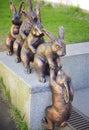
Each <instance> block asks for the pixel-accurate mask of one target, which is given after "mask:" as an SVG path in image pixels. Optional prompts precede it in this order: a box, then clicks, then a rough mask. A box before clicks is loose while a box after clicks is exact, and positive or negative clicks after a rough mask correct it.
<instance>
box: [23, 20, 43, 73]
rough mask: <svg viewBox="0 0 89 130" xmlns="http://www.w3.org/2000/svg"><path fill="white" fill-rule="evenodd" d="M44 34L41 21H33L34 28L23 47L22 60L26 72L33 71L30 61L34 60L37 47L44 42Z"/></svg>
mask: <svg viewBox="0 0 89 130" xmlns="http://www.w3.org/2000/svg"><path fill="white" fill-rule="evenodd" d="M43 36H44V34H43V33H42V25H41V23H40V22H39V21H37V22H33V25H32V29H31V31H30V33H29V35H28V37H27V39H26V40H25V42H24V44H23V47H22V49H21V61H22V63H23V65H24V68H25V72H26V73H30V72H31V69H30V62H31V61H33V60H34V54H35V53H36V49H37V47H38V46H39V45H40V44H42V43H43V42H44V39H43V38H42V37H43Z"/></svg>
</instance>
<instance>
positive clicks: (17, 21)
mask: <svg viewBox="0 0 89 130" xmlns="http://www.w3.org/2000/svg"><path fill="white" fill-rule="evenodd" d="M10 9H11V11H12V13H13V17H12V26H11V28H10V32H9V35H8V37H7V39H6V46H7V48H8V53H7V54H8V55H12V54H13V43H14V41H15V39H16V38H17V36H18V33H19V28H20V26H21V24H22V20H21V16H22V10H23V9H24V2H21V3H20V6H19V11H18V12H17V11H16V8H15V6H14V4H13V2H10Z"/></svg>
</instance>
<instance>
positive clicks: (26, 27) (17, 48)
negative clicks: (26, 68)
mask: <svg viewBox="0 0 89 130" xmlns="http://www.w3.org/2000/svg"><path fill="white" fill-rule="evenodd" d="M22 13H23V15H24V16H25V20H24V21H23V23H22V25H21V27H20V30H19V34H18V36H17V38H16V40H15V42H14V45H13V48H14V52H15V53H16V60H15V61H16V62H17V63H18V62H20V61H21V58H20V52H21V48H22V45H23V43H24V41H25V39H26V38H27V36H28V34H29V32H30V30H31V27H32V22H33V21H32V17H31V13H32V1H31V0H29V1H28V12H25V11H24V10H23V11H22Z"/></svg>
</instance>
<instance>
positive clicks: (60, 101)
mask: <svg viewBox="0 0 89 130" xmlns="http://www.w3.org/2000/svg"><path fill="white" fill-rule="evenodd" d="M50 87H51V90H52V105H51V106H48V107H47V108H46V109H45V117H44V118H43V119H42V124H43V126H44V127H45V128H46V129H47V130H53V129H54V127H55V124H56V125H58V126H59V127H64V126H65V125H67V120H68V119H69V117H70V114H71V109H72V104H71V102H72V100H73V96H74V89H73V85H72V82H71V78H70V77H69V76H67V74H66V73H65V72H64V71H63V70H62V69H59V70H58V72H57V73H55V71H54V70H52V69H50Z"/></svg>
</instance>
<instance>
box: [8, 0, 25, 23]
mask: <svg viewBox="0 0 89 130" xmlns="http://www.w3.org/2000/svg"><path fill="white" fill-rule="evenodd" d="M10 9H11V11H12V13H13V17H12V23H13V24H15V25H21V23H22V20H21V16H22V10H23V9H24V2H21V3H20V6H19V10H18V12H17V10H16V7H15V5H14V3H13V2H12V1H11V2H10Z"/></svg>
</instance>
